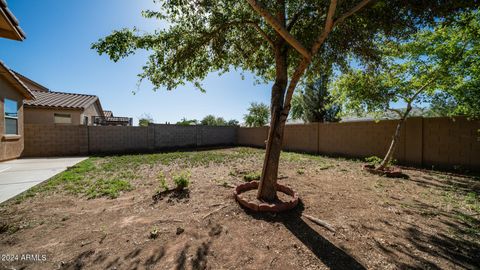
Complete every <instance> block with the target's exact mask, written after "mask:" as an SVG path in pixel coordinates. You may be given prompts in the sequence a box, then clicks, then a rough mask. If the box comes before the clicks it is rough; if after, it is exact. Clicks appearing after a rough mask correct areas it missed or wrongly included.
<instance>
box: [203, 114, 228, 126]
mask: <svg viewBox="0 0 480 270" xmlns="http://www.w3.org/2000/svg"><path fill="white" fill-rule="evenodd" d="M200 124H201V125H205V126H226V125H227V121H225V119H223V117H215V116H214V115H211V114H209V115H207V116H205V117H204V118H203V119H202V121H200Z"/></svg>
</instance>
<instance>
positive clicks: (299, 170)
mask: <svg viewBox="0 0 480 270" xmlns="http://www.w3.org/2000/svg"><path fill="white" fill-rule="evenodd" d="M297 174H299V175H303V174H305V171H304V170H303V169H298V170H297Z"/></svg>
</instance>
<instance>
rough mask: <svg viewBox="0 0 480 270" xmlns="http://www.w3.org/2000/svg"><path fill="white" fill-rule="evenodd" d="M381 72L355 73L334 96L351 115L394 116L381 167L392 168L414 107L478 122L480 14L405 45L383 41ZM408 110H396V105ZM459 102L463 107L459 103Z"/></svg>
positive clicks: (462, 17) (460, 16)
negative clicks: (395, 120)
mask: <svg viewBox="0 0 480 270" xmlns="http://www.w3.org/2000/svg"><path fill="white" fill-rule="evenodd" d="M382 46H383V47H384V54H383V63H382V66H381V67H380V68H378V69H374V70H372V69H367V70H359V69H355V70H351V71H349V72H347V73H345V74H343V75H342V76H341V77H340V79H339V80H338V81H337V82H336V87H335V88H336V93H337V96H338V99H339V100H341V101H342V103H343V104H344V107H345V109H346V110H347V111H354V112H356V113H359V114H362V113H374V114H375V113H377V114H383V113H384V112H385V111H392V112H394V113H396V114H398V118H399V122H398V124H397V128H396V129H395V133H394V135H393V136H392V141H391V143H390V147H389V148H388V151H387V153H386V154H385V157H384V158H383V161H382V162H381V163H380V165H379V166H378V167H377V169H380V170H382V169H385V167H386V166H388V164H389V163H390V161H391V160H392V158H393V155H394V153H395V150H396V148H397V145H398V143H399V139H400V131H401V129H402V126H403V125H404V122H405V120H406V119H407V117H408V116H409V115H410V112H411V111H412V108H413V106H414V105H421V104H425V103H431V102H433V104H434V106H433V109H434V110H436V111H437V113H438V112H439V111H440V109H441V110H442V112H441V114H447V115H449V114H463V115H468V116H473V117H475V116H478V115H479V111H480V107H479V105H480V102H479V101H480V90H479V86H480V75H479V71H480V13H479V12H478V11H473V12H465V13H461V14H458V15H457V16H454V17H453V18H451V20H448V21H445V20H439V21H438V24H437V25H436V26H435V27H433V28H426V29H424V30H422V31H420V32H418V33H417V34H416V35H414V36H412V37H411V39H409V40H408V41H407V42H388V41H385V43H384V45H382ZM399 101H400V102H402V103H404V104H405V106H406V107H405V108H392V104H394V103H395V102H399ZM458 101H461V102H458Z"/></svg>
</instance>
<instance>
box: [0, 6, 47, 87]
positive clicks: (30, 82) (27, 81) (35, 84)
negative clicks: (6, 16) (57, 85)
mask: <svg viewBox="0 0 480 270" xmlns="http://www.w3.org/2000/svg"><path fill="white" fill-rule="evenodd" d="M0 1H1V0H0ZM12 71H13V73H15V75H17V77H18V78H19V79H20V80H21V81H22V82H23V83H24V84H25V85H27V86H28V88H30V90H32V91H43V92H48V91H50V90H49V89H48V88H47V87H45V86H43V85H41V84H39V83H38V82H36V81H34V80H32V79H30V78H27V77H26V76H24V75H22V74H20V73H18V72H16V71H15V70H12Z"/></svg>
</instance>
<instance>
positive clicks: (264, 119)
mask: <svg viewBox="0 0 480 270" xmlns="http://www.w3.org/2000/svg"><path fill="white" fill-rule="evenodd" d="M269 117H270V110H269V108H268V106H267V105H266V104H264V103H256V102H252V103H250V107H248V114H245V115H244V116H243V120H245V125H246V126H247V127H263V126H266V125H267V123H268V118H269Z"/></svg>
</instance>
